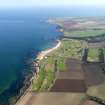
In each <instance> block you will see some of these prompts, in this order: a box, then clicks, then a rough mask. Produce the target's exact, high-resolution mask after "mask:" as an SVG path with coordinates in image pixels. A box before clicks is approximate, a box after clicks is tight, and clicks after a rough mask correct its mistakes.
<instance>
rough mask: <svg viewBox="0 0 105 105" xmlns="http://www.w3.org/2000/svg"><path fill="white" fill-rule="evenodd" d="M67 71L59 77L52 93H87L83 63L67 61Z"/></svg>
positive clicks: (74, 60) (72, 60)
mask: <svg viewBox="0 0 105 105" xmlns="http://www.w3.org/2000/svg"><path fill="white" fill-rule="evenodd" d="M66 65H67V69H66V70H65V71H63V72H60V73H59V74H58V75H57V80H56V81H55V83H54V86H53V87H52V88H51V91H53V92H54V91H55V92H62V91H63V92H86V90H87V87H86V84H85V77H84V72H83V70H82V67H81V61H80V60H76V59H67V61H66Z"/></svg>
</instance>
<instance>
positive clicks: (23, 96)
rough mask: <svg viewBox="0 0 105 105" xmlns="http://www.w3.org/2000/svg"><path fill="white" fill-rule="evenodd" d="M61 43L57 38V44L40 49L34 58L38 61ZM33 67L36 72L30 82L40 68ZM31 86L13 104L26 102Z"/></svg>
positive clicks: (17, 104)
mask: <svg viewBox="0 0 105 105" xmlns="http://www.w3.org/2000/svg"><path fill="white" fill-rule="evenodd" d="M61 44H62V42H61V40H57V44H56V45H55V46H54V47H52V48H49V49H46V50H43V51H41V52H40V53H39V54H38V55H37V57H36V59H37V60H39V61H41V60H43V58H44V57H46V56H47V55H48V54H49V53H51V52H53V51H54V50H56V49H58V48H59V47H60V46H61ZM36 64H37V63H36ZM36 64H35V65H36ZM35 69H36V72H35V73H34V75H33V76H32V78H31V79H30V82H32V80H33V78H34V77H35V78H37V76H38V74H37V73H38V72H39V70H40V69H39V67H36V68H35ZM31 88H32V87H31V85H30V86H29V88H28V89H27V90H26V91H25V92H24V94H23V95H22V96H21V97H20V99H19V100H17V102H16V104H15V105H23V104H24V103H26V102H27V101H28V100H29V99H30V97H31V92H30V90H31Z"/></svg>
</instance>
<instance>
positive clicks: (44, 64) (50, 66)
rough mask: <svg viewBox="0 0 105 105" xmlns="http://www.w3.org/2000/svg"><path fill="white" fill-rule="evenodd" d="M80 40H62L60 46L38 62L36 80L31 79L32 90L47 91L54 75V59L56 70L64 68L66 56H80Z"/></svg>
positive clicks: (78, 57)
mask: <svg viewBox="0 0 105 105" xmlns="http://www.w3.org/2000/svg"><path fill="white" fill-rule="evenodd" d="M81 49H82V42H80V41H77V40H66V39H65V40H62V44H61V46H60V48H58V49H57V50H54V51H53V52H51V53H50V54H48V55H47V56H46V57H45V58H44V59H43V60H41V61H40V62H39V65H40V72H39V77H38V78H37V80H34V81H33V84H32V90H33V91H48V90H49V88H50V86H51V85H52V84H53V82H54V80H55V79H56V78H55V75H56V72H55V61H57V67H56V68H57V70H59V71H64V70H65V69H66V64H65V62H66V59H67V58H77V59H80V58H81Z"/></svg>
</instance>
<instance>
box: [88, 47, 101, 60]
mask: <svg viewBox="0 0 105 105" xmlns="http://www.w3.org/2000/svg"><path fill="white" fill-rule="evenodd" d="M98 60H99V49H98V48H94V49H92V48H90V49H89V52H88V61H98Z"/></svg>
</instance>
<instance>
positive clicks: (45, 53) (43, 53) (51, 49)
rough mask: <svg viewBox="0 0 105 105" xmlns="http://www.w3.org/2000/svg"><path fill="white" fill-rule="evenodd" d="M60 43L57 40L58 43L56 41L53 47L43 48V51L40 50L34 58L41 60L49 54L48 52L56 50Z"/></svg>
mask: <svg viewBox="0 0 105 105" xmlns="http://www.w3.org/2000/svg"><path fill="white" fill-rule="evenodd" d="M60 45H61V41H60V40H58V43H57V45H56V46H54V47H53V48H50V49H48V50H45V51H42V52H40V53H39V54H38V56H37V58H36V59H38V60H42V59H43V58H44V57H45V56H46V55H47V54H49V53H50V52H52V51H54V50H56V49H57V48H59V47H60Z"/></svg>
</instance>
